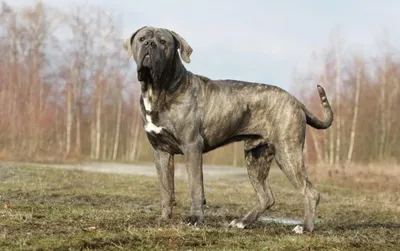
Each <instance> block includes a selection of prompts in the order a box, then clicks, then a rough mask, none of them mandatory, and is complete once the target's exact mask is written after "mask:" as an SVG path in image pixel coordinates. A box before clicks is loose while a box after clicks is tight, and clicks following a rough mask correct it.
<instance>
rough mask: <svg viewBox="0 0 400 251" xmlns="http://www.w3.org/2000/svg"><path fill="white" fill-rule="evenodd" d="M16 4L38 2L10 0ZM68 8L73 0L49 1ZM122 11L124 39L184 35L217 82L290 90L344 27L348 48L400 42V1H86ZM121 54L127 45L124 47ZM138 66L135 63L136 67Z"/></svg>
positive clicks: (197, 68)
mask: <svg viewBox="0 0 400 251" xmlns="http://www.w3.org/2000/svg"><path fill="white" fill-rule="evenodd" d="M6 2H7V3H9V4H11V5H12V6H23V5H26V4H32V3H34V2H35V1H34V0H13V1H6ZM43 2H45V3H46V4H48V5H52V6H54V7H58V8H60V9H62V10H68V9H69V8H70V6H72V5H73V3H79V1H74V0H43ZM82 2H85V3H88V4H89V5H93V6H99V7H104V8H106V9H108V10H111V11H112V12H113V13H116V14H118V17H119V18H121V22H122V26H123V27H122V29H121V30H122V31H123V34H122V36H123V38H126V37H128V36H130V34H131V33H132V32H133V31H135V30H136V29H138V28H140V27H142V26H144V25H151V26H157V27H164V28H168V29H171V30H174V31H175V32H177V33H179V34H180V35H181V36H183V37H184V38H185V39H186V40H187V41H188V42H189V44H190V45H191V46H192V48H193V49H194V51H193V54H192V62H191V63H190V64H189V65H187V68H188V69H189V70H191V71H192V72H194V73H199V74H203V75H206V76H208V77H211V78H215V79H220V78H222V79H224V78H230V79H240V80H248V81H255V82H262V83H268V84H273V85H278V86H281V87H283V88H285V89H289V88H290V85H291V81H292V77H293V71H294V69H296V70H297V71H300V72H302V71H307V70H309V68H310V67H311V65H310V63H311V62H312V54H313V53H320V52H321V51H322V50H323V49H324V48H327V47H328V46H329V44H330V36H331V34H332V32H333V31H334V29H335V28H337V27H340V30H341V37H342V39H343V41H344V42H345V45H346V48H347V49H346V51H348V52H351V51H358V52H363V53H364V54H365V55H366V56H370V55H374V54H375V53H376V51H377V43H378V42H379V40H380V39H382V38H383V36H384V34H385V33H384V31H385V30H386V31H387V33H388V34H389V39H390V41H391V44H393V45H396V44H400V30H399V28H398V27H399V26H398V23H399V17H400V0H381V1H378V0H331V1H327V0H325V1H323V0H290V1H289V0H275V1H269V0H246V1H235V0H218V1H217V0H213V1H212V0H200V1H188V0H179V1H178V0H147V1H146V0H86V1H82ZM121 49H122V47H121ZM133 67H134V66H133Z"/></svg>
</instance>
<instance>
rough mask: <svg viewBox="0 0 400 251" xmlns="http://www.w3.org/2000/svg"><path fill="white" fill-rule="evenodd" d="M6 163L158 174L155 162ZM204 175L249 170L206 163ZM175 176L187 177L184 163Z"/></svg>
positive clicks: (223, 175)
mask: <svg viewBox="0 0 400 251" xmlns="http://www.w3.org/2000/svg"><path fill="white" fill-rule="evenodd" d="M2 164H5V165H24V164H29V165H32V166H42V167H53V168H61V169H68V170H82V171H87V172H99V173H116V174H130V175H144V176H151V177H154V176H156V175H157V171H156V168H155V166H154V164H153V163H148V164H147V163H146V164H123V163H96V162H94V163H91V162H88V163H82V164H32V163H14V162H4V163H2ZM203 172H204V177H205V178H206V179H220V178H226V177H229V178H233V177H236V178H247V171H246V169H245V168H235V167H230V166H217V165H204V167H203ZM175 177H176V178H178V179H186V178H187V173H186V168H185V166H184V165H182V164H177V165H176V167H175Z"/></svg>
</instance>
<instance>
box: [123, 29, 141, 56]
mask: <svg viewBox="0 0 400 251" xmlns="http://www.w3.org/2000/svg"><path fill="white" fill-rule="evenodd" d="M146 27H147V26H143V27H142V28H140V29H138V30H137V31H135V32H134V33H133V34H132V35H131V36H130V37H129V38H127V39H126V40H125V42H124V45H123V46H124V49H125V50H126V53H128V56H127V57H126V59H129V58H130V57H132V54H133V51H132V42H133V39H134V38H135V36H136V34H137V33H138V32H139V31H141V30H143V29H144V28H146Z"/></svg>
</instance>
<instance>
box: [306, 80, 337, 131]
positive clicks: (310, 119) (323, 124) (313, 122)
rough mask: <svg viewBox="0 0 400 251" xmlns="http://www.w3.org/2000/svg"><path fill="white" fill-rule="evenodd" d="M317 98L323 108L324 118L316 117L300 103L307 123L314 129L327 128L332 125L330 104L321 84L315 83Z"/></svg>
mask: <svg viewBox="0 0 400 251" xmlns="http://www.w3.org/2000/svg"><path fill="white" fill-rule="evenodd" d="M317 88H318V93H319V98H320V100H321V104H322V107H323V108H324V117H325V120H324V121H322V120H319V119H318V118H317V117H315V116H314V114H312V113H311V112H310V111H309V110H308V109H307V108H306V107H305V106H304V105H302V109H303V111H304V113H305V114H306V117H307V124H309V125H310V126H312V127H314V128H316V129H327V128H329V127H330V126H331V125H332V122H333V111H332V108H331V105H330V104H329V102H328V99H327V97H326V93H325V90H324V88H322V86H320V85H317Z"/></svg>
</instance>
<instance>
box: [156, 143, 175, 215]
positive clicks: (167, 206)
mask: <svg viewBox="0 0 400 251" xmlns="http://www.w3.org/2000/svg"><path fill="white" fill-rule="evenodd" d="M153 155H154V161H155V164H156V168H157V175H158V180H159V188H160V202H161V218H159V219H158V221H167V220H168V219H170V218H171V217H172V207H173V204H174V202H175V191H174V156H173V155H171V154H169V153H166V152H163V151H158V150H154V149H153Z"/></svg>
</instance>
